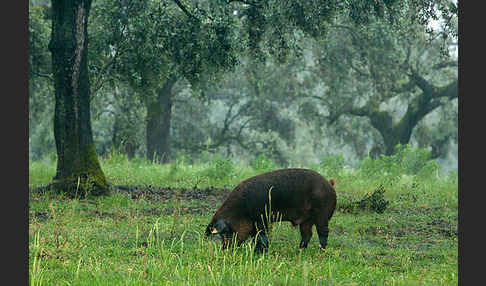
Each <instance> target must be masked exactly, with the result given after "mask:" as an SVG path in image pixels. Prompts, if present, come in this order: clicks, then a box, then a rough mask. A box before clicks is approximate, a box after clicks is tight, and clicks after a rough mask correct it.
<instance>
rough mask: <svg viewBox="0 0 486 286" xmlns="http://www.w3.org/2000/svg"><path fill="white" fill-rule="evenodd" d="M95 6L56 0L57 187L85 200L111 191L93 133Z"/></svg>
mask: <svg viewBox="0 0 486 286" xmlns="http://www.w3.org/2000/svg"><path fill="white" fill-rule="evenodd" d="M90 6H91V0H70V1H66V0H65V1H59V0H53V1H52V8H53V11H54V15H53V20H52V34H51V42H50V44H49V49H50V51H51V53H52V64H53V73H54V87H55V99H56V104H55V111H54V138H55V142H56V149H57V170H56V176H55V177H54V185H55V186H56V189H57V190H59V191H64V192H67V193H68V194H70V195H75V194H76V193H77V194H79V195H80V196H84V195H86V194H92V195H100V194H106V193H107V192H108V185H107V182H106V178H105V175H104V174H103V171H102V170H101V167H100V164H99V161H98V156H97V154H96V149H95V146H94V143H93V135H92V131H91V118H90V117H91V115H90V85H89V78H88V66H87V60H88V59H87V56H88V51H87V49H88V37H87V35H88V33H87V23H88V16H89V9H90Z"/></svg>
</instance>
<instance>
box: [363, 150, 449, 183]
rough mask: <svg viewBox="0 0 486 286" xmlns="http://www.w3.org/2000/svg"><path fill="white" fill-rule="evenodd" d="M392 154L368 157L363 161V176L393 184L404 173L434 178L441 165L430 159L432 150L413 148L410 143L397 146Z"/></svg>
mask: <svg viewBox="0 0 486 286" xmlns="http://www.w3.org/2000/svg"><path fill="white" fill-rule="evenodd" d="M395 150H396V151H395V153H394V154H393V155H390V156H386V155H383V154H382V155H380V157H379V158H377V159H372V158H371V157H366V158H365V159H363V160H362V161H361V164H360V167H359V172H360V174H361V176H362V177H363V178H372V179H379V178H381V180H382V182H383V183H384V184H386V185H388V184H393V182H395V181H397V180H399V179H400V178H401V176H403V175H412V176H419V177H421V178H433V177H434V176H435V175H436V174H437V172H438V170H439V168H440V166H439V164H438V163H437V162H435V161H430V160H429V157H430V151H429V150H427V149H423V148H412V147H411V145H410V144H407V145H400V144H398V145H397V146H396V148H395Z"/></svg>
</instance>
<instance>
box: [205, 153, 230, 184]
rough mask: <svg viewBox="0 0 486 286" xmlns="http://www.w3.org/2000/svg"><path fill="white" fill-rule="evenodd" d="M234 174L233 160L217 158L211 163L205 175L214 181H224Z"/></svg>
mask: <svg viewBox="0 0 486 286" xmlns="http://www.w3.org/2000/svg"><path fill="white" fill-rule="evenodd" d="M233 172H234V165H233V161H232V160H231V158H224V157H222V156H216V158H215V159H213V160H212V161H211V162H210V163H209V167H208V168H207V169H206V170H205V172H204V173H205V175H206V176H207V177H208V178H210V179H212V180H224V179H227V178H229V177H230V176H231V175H232V174H233Z"/></svg>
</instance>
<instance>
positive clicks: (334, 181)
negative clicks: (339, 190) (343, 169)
mask: <svg viewBox="0 0 486 286" xmlns="http://www.w3.org/2000/svg"><path fill="white" fill-rule="evenodd" d="M329 184H331V186H333V187H334V185H335V184H336V179H334V178H331V179H330V180H329Z"/></svg>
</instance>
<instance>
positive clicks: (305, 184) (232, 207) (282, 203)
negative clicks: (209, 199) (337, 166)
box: [206, 169, 336, 252]
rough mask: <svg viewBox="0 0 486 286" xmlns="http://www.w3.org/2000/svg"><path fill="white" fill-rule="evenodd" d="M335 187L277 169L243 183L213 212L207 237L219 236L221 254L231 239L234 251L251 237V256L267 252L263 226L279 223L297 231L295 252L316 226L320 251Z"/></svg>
mask: <svg viewBox="0 0 486 286" xmlns="http://www.w3.org/2000/svg"><path fill="white" fill-rule="evenodd" d="M334 184H335V180H334V179H330V180H329V181H327V180H326V179H325V178H324V177H323V176H321V175H320V174H319V173H317V172H315V171H312V170H308V169H282V170H277V171H272V172H267V173H263V174H260V175H257V176H255V177H252V178H249V179H246V180H244V181H243V182H241V183H240V184H238V185H237V186H236V187H235V188H234V189H233V191H232V192H231V193H230V194H229V196H228V198H227V199H226V201H224V203H223V205H222V206H221V207H220V208H219V209H218V210H217V211H216V213H215V214H214V216H213V218H212V220H211V222H210V223H209V225H208V226H207V228H206V235H207V236H210V235H215V234H218V235H219V236H220V237H221V238H222V240H223V243H222V247H223V248H227V247H228V246H230V245H231V242H232V241H233V236H236V240H235V241H236V242H237V244H238V245H240V244H241V243H243V242H244V241H245V240H246V239H248V238H249V237H253V238H255V239H256V247H255V251H259V252H260V251H263V250H265V249H266V248H267V247H268V238H267V231H268V224H269V223H271V222H274V221H276V220H281V221H289V222H291V223H292V225H294V226H299V227H300V233H301V242H300V245H299V247H300V248H306V247H307V244H308V243H309V241H310V239H311V236H312V226H313V225H316V230H317V234H318V235H319V242H320V245H321V248H322V249H325V248H326V246H327V238H328V234H329V229H328V223H329V220H330V219H331V217H332V215H333V213H334V209H335V208H336V192H335V190H334ZM257 234H258V235H257Z"/></svg>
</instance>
